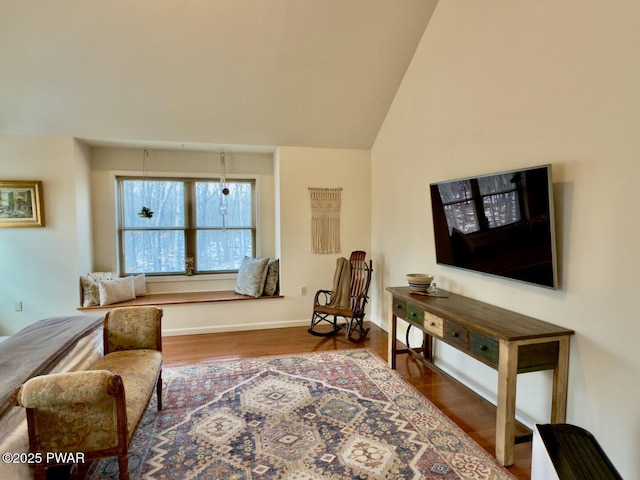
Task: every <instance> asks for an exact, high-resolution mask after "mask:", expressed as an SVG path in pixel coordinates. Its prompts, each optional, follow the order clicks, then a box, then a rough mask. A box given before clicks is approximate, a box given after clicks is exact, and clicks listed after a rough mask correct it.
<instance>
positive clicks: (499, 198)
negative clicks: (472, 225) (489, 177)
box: [482, 192, 520, 228]
mask: <svg viewBox="0 0 640 480" xmlns="http://www.w3.org/2000/svg"><path fill="white" fill-rule="evenodd" d="M482 204H483V207H484V214H485V216H486V217H487V219H488V220H489V228H496V227H500V226H502V225H509V224H510V223H515V222H519V221H520V205H519V204H518V193H517V192H508V193H500V194H497V195H489V196H487V197H484V198H483V199H482Z"/></svg>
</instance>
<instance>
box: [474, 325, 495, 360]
mask: <svg viewBox="0 0 640 480" xmlns="http://www.w3.org/2000/svg"><path fill="white" fill-rule="evenodd" d="M471 353H473V354H474V355H475V356H476V357H477V358H478V359H479V360H482V361H483V362H485V363H488V364H489V365H491V366H493V367H497V366H498V358H499V353H500V344H499V343H498V342H497V341H495V340H494V339H492V338H489V337H485V336H484V335H480V334H479V333H476V332H471Z"/></svg>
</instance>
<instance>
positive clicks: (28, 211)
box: [0, 180, 44, 227]
mask: <svg viewBox="0 0 640 480" xmlns="http://www.w3.org/2000/svg"><path fill="white" fill-rule="evenodd" d="M0 227H44V210H43V202H42V182H39V181H33V182H31V181H5V180H0Z"/></svg>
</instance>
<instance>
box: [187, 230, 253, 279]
mask: <svg viewBox="0 0 640 480" xmlns="http://www.w3.org/2000/svg"><path fill="white" fill-rule="evenodd" d="M196 238H197V250H198V254H197V258H196V265H197V269H198V271H199V272H203V271H216V270H238V269H239V268H240V263H241V262H242V259H243V258H244V257H245V256H248V257H252V256H253V240H252V231H251V230H249V229H247V230H225V231H222V230H199V231H198V232H197V235H196Z"/></svg>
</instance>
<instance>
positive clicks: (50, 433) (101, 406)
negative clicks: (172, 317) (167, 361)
mask: <svg viewBox="0 0 640 480" xmlns="http://www.w3.org/2000/svg"><path fill="white" fill-rule="evenodd" d="M161 319H162V310H161V309H158V308H156V307H123V308H117V309H114V310H112V311H110V312H109V313H108V314H107V315H106V316H105V320H104V353H105V355H104V357H102V358H100V359H99V360H98V361H96V363H94V364H93V365H92V367H91V368H90V369H89V370H88V371H81V372H69V373H60V374H54V375H43V376H40V377H34V378H32V379H30V380H29V381H27V382H26V383H25V384H24V385H22V386H21V387H18V389H17V390H16V392H15V394H14V401H15V404H16V405H20V406H23V407H25V408H26V412H27V424H28V431H29V450H30V451H31V452H33V453H39V454H40V455H41V456H42V457H43V458H42V460H43V461H42V462H41V463H39V464H37V465H34V466H33V468H34V475H35V478H36V479H37V480H39V479H44V478H45V476H46V475H45V469H46V468H47V467H49V466H53V465H59V464H63V463H68V462H67V461H65V460H64V458H60V457H58V458H54V459H51V458H48V457H47V453H49V454H51V453H53V452H67V453H68V452H77V453H81V454H83V455H84V460H85V461H86V462H88V461H91V460H94V459H97V458H102V457H111V456H117V457H118V466H119V470H120V479H121V480H127V479H128V478H129V472H128V462H129V460H128V449H129V445H130V442H131V439H132V438H133V435H134V434H135V432H136V430H137V428H138V425H139V423H140V420H141V419H142V415H143V414H144V411H145V409H146V407H147V404H148V403H149V399H150V398H151V395H152V393H153V390H154V386H155V387H156V392H157V396H158V410H160V409H161V408H162V401H161V398H162V397H161V396H162V378H161V372H162V353H161V349H162V340H161V333H160V332H161V325H160V324H161Z"/></svg>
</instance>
